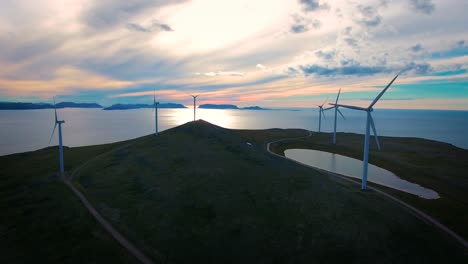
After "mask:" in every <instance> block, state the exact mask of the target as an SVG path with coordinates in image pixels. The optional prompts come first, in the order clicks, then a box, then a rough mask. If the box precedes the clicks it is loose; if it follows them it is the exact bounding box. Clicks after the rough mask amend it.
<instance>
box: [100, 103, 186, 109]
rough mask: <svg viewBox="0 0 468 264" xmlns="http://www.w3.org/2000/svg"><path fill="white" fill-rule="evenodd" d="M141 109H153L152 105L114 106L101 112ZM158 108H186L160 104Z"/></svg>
mask: <svg viewBox="0 0 468 264" xmlns="http://www.w3.org/2000/svg"><path fill="white" fill-rule="evenodd" d="M141 108H153V105H152V104H115V105H111V106H109V107H106V108H103V109H102V110H131V109H141ZM158 108H187V107H185V105H182V104H176V103H161V104H159V105H158Z"/></svg>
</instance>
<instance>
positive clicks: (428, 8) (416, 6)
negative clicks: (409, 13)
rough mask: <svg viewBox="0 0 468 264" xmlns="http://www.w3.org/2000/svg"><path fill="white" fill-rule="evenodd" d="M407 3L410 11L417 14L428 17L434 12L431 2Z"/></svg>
mask: <svg viewBox="0 0 468 264" xmlns="http://www.w3.org/2000/svg"><path fill="white" fill-rule="evenodd" d="M409 2H410V5H411V7H412V9H413V10H414V11H416V12H419V13H423V14H426V15H429V14H431V13H432V12H434V10H435V6H434V4H433V3H432V0H409Z"/></svg>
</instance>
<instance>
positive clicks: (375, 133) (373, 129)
mask: <svg viewBox="0 0 468 264" xmlns="http://www.w3.org/2000/svg"><path fill="white" fill-rule="evenodd" d="M370 124H371V127H372V131H373V132H374V137H375V143H376V144H377V149H379V150H380V142H379V137H378V136H377V130H376V129H375V125H374V119H373V118H372V115H371V116H370Z"/></svg>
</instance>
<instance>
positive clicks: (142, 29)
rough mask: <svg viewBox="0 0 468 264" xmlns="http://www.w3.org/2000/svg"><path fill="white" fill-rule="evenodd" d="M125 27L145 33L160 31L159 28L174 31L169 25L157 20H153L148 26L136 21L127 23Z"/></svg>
mask: <svg viewBox="0 0 468 264" xmlns="http://www.w3.org/2000/svg"><path fill="white" fill-rule="evenodd" d="M127 28H128V29H129V30H131V31H138V32H145V33H150V32H155V31H161V30H162V31H174V30H173V29H172V28H171V27H170V26H169V25H167V24H161V23H159V22H158V21H157V20H153V23H152V24H151V25H150V26H148V27H144V26H142V25H139V24H136V23H128V24H127Z"/></svg>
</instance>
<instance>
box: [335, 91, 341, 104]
mask: <svg viewBox="0 0 468 264" xmlns="http://www.w3.org/2000/svg"><path fill="white" fill-rule="evenodd" d="M340 93H341V88H340V90H338V95H337V96H336V101H335V104H337V103H338V98H340Z"/></svg>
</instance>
